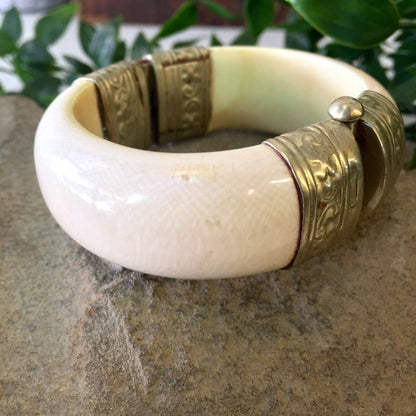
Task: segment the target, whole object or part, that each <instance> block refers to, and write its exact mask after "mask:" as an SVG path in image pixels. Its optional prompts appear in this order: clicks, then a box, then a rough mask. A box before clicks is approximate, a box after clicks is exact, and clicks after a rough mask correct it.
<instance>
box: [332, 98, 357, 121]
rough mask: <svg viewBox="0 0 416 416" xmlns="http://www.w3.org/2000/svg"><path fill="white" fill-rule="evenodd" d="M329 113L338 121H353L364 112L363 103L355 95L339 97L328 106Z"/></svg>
mask: <svg viewBox="0 0 416 416" xmlns="http://www.w3.org/2000/svg"><path fill="white" fill-rule="evenodd" d="M328 114H329V115H330V116H331V117H332V118H333V119H334V120H337V121H342V122H343V123H353V122H354V121H357V120H359V119H360V118H361V117H362V116H363V114H364V108H363V105H362V104H361V103H360V102H359V101H358V100H357V99H356V98H353V97H339V98H337V99H336V100H335V101H333V102H332V104H331V105H330V106H329V108H328Z"/></svg>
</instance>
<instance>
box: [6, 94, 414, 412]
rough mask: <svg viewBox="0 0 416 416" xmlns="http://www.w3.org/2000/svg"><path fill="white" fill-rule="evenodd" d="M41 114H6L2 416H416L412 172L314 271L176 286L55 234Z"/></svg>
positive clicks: (11, 100)
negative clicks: (39, 141) (43, 165)
mask: <svg viewBox="0 0 416 416" xmlns="http://www.w3.org/2000/svg"><path fill="white" fill-rule="evenodd" d="M41 113H42V112H41V110H40V109H39V108H38V107H37V106H36V105H35V104H34V103H32V102H31V101H29V100H27V99H24V98H19V97H5V98H4V97H3V98H0V414H2V415H142V416H147V415H149V416H150V415H178V416H179V415H181V416H183V415H288V416H289V415H290V416H292V415H320V416H321V415H331V416H332V415H345V416H347V415H414V414H416V376H415V374H416V329H415V328H416V326H415V322H416V302H415V299H416V172H410V173H403V174H402V175H401V177H400V178H399V181H398V184H397V186H396V188H395V189H394V190H393V192H392V193H391V194H390V196H389V198H388V200H387V201H386V202H385V203H384V204H383V205H382V206H381V207H380V209H378V210H377V211H376V212H375V213H374V214H373V216H372V217H371V218H368V219H366V220H364V221H362V222H361V223H360V225H359V226H358V229H357V230H356V232H355V233H354V234H353V235H352V236H351V237H350V238H349V239H346V240H344V241H343V242H342V243H340V244H339V245H338V246H337V247H334V248H333V249H331V250H329V251H328V252H327V253H325V254H324V255H322V256H320V257H316V258H314V259H312V260H310V261H308V262H307V263H305V264H304V265H303V266H300V267H296V268H293V269H291V270H286V271H280V272H277V271H275V272H271V273H265V274H261V275H257V276H249V277H243V278H239V279H231V280H219V281H183V280H170V279H166V278H162V277H155V276H148V275H143V274H141V273H137V272H132V271H129V270H124V269H121V268H119V267H117V266H115V265H112V264H109V263H107V262H105V261H103V260H101V259H99V258H97V257H96V256H94V255H93V254H90V253H88V252H87V251H85V250H84V249H82V248H81V247H79V246H78V245H77V244H76V243H75V242H73V241H72V240H71V239H70V238H69V237H67V236H66V234H65V233H64V232H63V231H62V230H61V229H60V228H59V226H58V225H57V224H56V223H55V222H54V220H53V219H52V218H51V216H50V215H49V213H48V211H47V208H46V206H45V204H44V202H43V200H42V198H41V195H40V192H39V189H38V186H37V182H36V177H35V171H34V166H33V156H32V146H33V136H34V132H35V129H36V125H37V122H38V120H39V118H40V116H41ZM216 137H217V138H218V140H222V141H224V142H225V143H226V144H225V145H224V146H223V147H225V146H235V143H234V142H232V141H231V140H230V135H229V134H227V133H225V134H224V135H222V136H221V135H219V136H216ZM238 140H239V144H244V145H248V144H250V143H251V142H252V141H256V140H258V137H255V135H248V136H244V135H240V136H239V139H238ZM208 142H209V143H208ZM211 142H212V140H210V139H207V140H205V141H202V142H199V143H198V144H195V143H194V144H189V143H188V144H184V145H182V146H185V147H186V148H187V149H188V150H189V149H190V147H191V146H198V149H201V148H202V147H204V146H207V147H206V148H209V147H210V146H211V145H212V143H211ZM214 142H215V140H214ZM207 143H208V144H207ZM173 150H175V149H173ZM176 150H178V148H176ZM181 150H182V149H181ZM193 150H195V149H193Z"/></svg>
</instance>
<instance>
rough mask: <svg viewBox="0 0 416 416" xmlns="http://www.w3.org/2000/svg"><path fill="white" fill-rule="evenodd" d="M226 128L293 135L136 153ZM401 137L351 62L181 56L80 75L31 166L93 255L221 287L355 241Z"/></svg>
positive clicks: (396, 161) (54, 111) (375, 89)
mask: <svg viewBox="0 0 416 416" xmlns="http://www.w3.org/2000/svg"><path fill="white" fill-rule="evenodd" d="M366 90H371V91H370V92H365V91H366ZM360 95H361V98H359V101H357V100H352V99H347V98H342V99H340V100H338V101H336V102H335V103H334V104H333V105H332V107H331V114H332V117H333V120H330V121H326V122H323V123H320V124H315V125H313V123H317V122H319V121H323V120H326V119H328V116H327V109H328V106H329V104H330V103H331V102H332V101H334V100H335V99H337V98H338V97H342V96H351V97H356V98H357V97H360ZM386 97H387V98H386ZM357 111H358V113H357ZM363 112H364V114H362V113H363ZM356 113H357V114H356ZM303 126H308V127H305V128H303V129H300V128H302V127H303ZM223 128H234V129H251V130H260V131H268V132H272V133H274V135H275V134H278V133H281V132H286V131H289V132H290V131H292V132H291V133H287V134H284V135H282V136H279V137H275V138H273V139H269V140H267V141H265V142H264V143H262V144H260V145H257V146H253V147H248V148H242V149H235V150H228V151H220V152H209V153H188V154H172V153H159V152H152V151H148V150H141V149H138V148H133V147H141V148H145V147H147V146H148V145H149V144H151V143H152V141H155V142H167V141H170V140H177V139H179V138H181V137H187V136H192V135H195V134H202V133H204V132H205V131H209V130H214V129H223ZM296 129H300V130H296ZM104 136H109V138H110V139H111V140H112V141H109V140H104V139H103V137H104ZM403 137H404V136H403V125H402V120H401V117H400V114H399V113H398V110H397V108H396V106H395V105H394V104H393V101H392V99H391V97H390V96H389V95H388V93H387V92H386V91H385V90H384V88H383V87H382V86H381V85H380V84H379V83H378V82H377V81H375V80H374V79H373V78H371V77H370V76H368V75H366V74H365V73H363V72H361V71H359V70H357V69H355V68H353V67H351V66H349V65H346V64H344V63H341V62H337V61H335V60H332V59H328V58H325V57H322V56H319V55H313V54H309V53H304V52H298V51H292V50H283V49H269V48H257V47H221V48H211V49H204V48H186V49H183V50H176V51H171V52H162V53H157V54H154V55H152V56H150V57H147V58H146V59H145V60H142V61H138V62H134V63H122V64H116V65H115V66H112V67H109V68H107V69H105V70H101V71H98V72H97V73H93V74H92V75H91V76H88V77H86V78H84V79H81V80H78V81H76V82H75V83H74V84H73V85H72V86H71V87H70V88H69V89H68V90H66V91H65V92H63V93H62V94H61V95H60V96H59V97H58V98H57V99H56V100H55V101H54V102H53V103H52V104H51V106H50V107H49V108H48V109H47V111H46V112H45V114H44V116H43V118H42V120H41V122H40V125H39V128H38V131H37V134H36V142H35V162H36V171H37V175H38V179H39V184H40V187H41V190H42V193H43V196H44V198H45V201H46V203H47V205H48V207H49V209H50V211H51V213H52V215H53V216H54V217H55V219H56V221H57V222H58V223H59V224H60V225H61V227H62V228H63V229H64V230H65V231H66V232H67V233H68V234H69V235H70V236H71V237H72V238H73V239H74V240H76V241H77V242H78V243H79V244H81V245H82V246H84V247H85V248H87V249H88V250H90V251H92V252H93V253H95V254H97V255H98V256H101V257H104V258H106V259H108V260H110V261H112V262H115V263H117V264H120V265H122V266H125V267H127V268H130V269H134V270H139V271H142V272H146V273H151V274H155V275H161V276H168V277H176V278H191V279H192V278H195V279H203V278H221V277H235V276H241V275H250V274H254V273H259V272H265V271H269V270H273V269H279V268H284V267H287V266H289V265H291V264H292V263H294V262H300V261H303V260H305V259H306V258H308V257H310V256H312V255H315V254H316V253H318V252H319V251H322V250H324V249H325V248H326V247H327V246H328V245H330V244H332V242H333V241H334V240H336V239H338V238H340V237H342V236H343V235H344V234H346V233H347V232H349V231H351V229H353V227H354V226H355V224H356V222H357V220H358V217H359V215H360V213H361V212H362V211H363V210H366V209H373V208H374V207H375V206H376V205H377V204H378V202H379V200H380V199H381V197H382V196H383V195H384V194H385V193H386V192H387V191H388V189H389V188H391V186H392V185H393V183H394V181H395V179H396V177H397V175H398V172H399V170H400V166H401V164H402V159H403V149H404V139H403Z"/></svg>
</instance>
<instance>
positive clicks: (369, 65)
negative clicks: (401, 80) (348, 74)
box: [358, 47, 389, 86]
mask: <svg viewBox="0 0 416 416" xmlns="http://www.w3.org/2000/svg"><path fill="white" fill-rule="evenodd" d="M380 55H382V51H381V49H380V48H379V47H377V48H373V49H369V50H366V51H365V53H364V59H363V60H362V61H361V62H359V64H358V66H359V67H360V68H361V69H362V70H363V71H364V72H367V73H368V74H370V75H372V76H373V77H374V78H375V79H376V80H377V81H378V82H380V84H382V85H384V86H387V85H388V84H389V80H388V79H387V76H386V70H385V69H384V68H383V67H382V66H381V64H380Z"/></svg>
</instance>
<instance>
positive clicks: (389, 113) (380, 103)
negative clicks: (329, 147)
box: [354, 91, 406, 212]
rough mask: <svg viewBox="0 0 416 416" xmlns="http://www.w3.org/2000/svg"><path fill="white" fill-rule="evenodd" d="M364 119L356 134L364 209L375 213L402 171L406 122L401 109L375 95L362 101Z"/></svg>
mask: <svg viewBox="0 0 416 416" xmlns="http://www.w3.org/2000/svg"><path fill="white" fill-rule="evenodd" d="M358 99H359V101H360V102H361V104H362V105H363V107H364V115H363V116H362V118H361V119H360V121H358V122H357V124H356V126H355V129H354V130H355V131H354V134H355V136H356V139H357V141H358V144H359V146H360V150H361V154H362V158H363V166H364V190H365V194H364V205H365V209H366V211H367V212H371V211H373V210H374V208H375V207H376V206H377V205H378V204H379V203H380V201H381V200H382V199H383V198H384V196H385V195H386V194H387V193H388V192H389V191H390V189H391V188H392V187H393V185H394V183H395V182H396V180H397V177H398V176H399V173H400V170H401V169H402V166H403V162H404V155H405V148H406V143H405V138H404V125H403V119H402V117H401V115H400V111H399V109H398V108H397V106H396V105H395V104H394V103H393V102H392V101H390V100H389V99H388V98H386V97H385V96H384V95H381V94H379V93H377V92H374V91H365V92H363V93H362V94H361V95H360V97H359V98H358Z"/></svg>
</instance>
